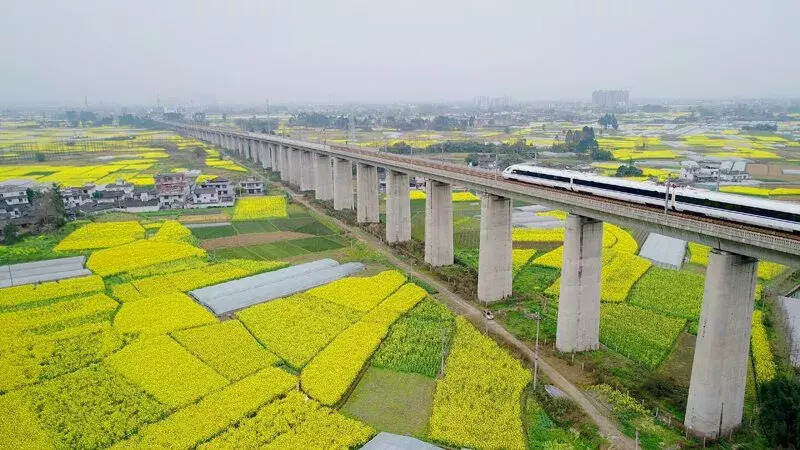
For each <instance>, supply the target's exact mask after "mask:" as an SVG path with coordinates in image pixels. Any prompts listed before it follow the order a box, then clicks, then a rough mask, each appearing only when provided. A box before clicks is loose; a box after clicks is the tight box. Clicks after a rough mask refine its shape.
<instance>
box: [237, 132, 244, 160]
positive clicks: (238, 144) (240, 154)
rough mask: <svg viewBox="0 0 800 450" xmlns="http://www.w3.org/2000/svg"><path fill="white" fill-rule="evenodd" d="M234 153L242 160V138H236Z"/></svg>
mask: <svg viewBox="0 0 800 450" xmlns="http://www.w3.org/2000/svg"><path fill="white" fill-rule="evenodd" d="M236 151H237V153H238V154H239V157H240V158H244V138H241V137H237V138H236Z"/></svg>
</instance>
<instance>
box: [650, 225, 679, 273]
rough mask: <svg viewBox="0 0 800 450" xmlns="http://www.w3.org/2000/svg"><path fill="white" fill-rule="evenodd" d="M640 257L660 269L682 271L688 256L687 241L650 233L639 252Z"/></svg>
mask: <svg viewBox="0 0 800 450" xmlns="http://www.w3.org/2000/svg"><path fill="white" fill-rule="evenodd" d="M639 256H641V257H642V258H647V259H649V260H650V261H652V262H653V264H654V265H656V266H659V267H665V268H668V269H680V268H681V265H682V264H683V258H684V256H686V241H683V240H680V239H675V238H673V237H669V236H663V235H660V234H657V233H650V234H649V235H648V236H647V240H645V241H644V244H643V245H642V249H641V250H639Z"/></svg>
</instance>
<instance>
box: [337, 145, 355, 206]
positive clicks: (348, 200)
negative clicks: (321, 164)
mask: <svg viewBox="0 0 800 450" xmlns="http://www.w3.org/2000/svg"><path fill="white" fill-rule="evenodd" d="M333 209H335V210H337V211H341V210H343V209H353V163H351V162H350V160H349V159H343V158H336V159H334V161H333Z"/></svg>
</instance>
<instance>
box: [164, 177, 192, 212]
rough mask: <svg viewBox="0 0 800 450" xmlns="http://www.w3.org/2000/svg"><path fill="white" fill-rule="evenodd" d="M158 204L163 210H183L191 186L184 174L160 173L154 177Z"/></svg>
mask: <svg viewBox="0 0 800 450" xmlns="http://www.w3.org/2000/svg"><path fill="white" fill-rule="evenodd" d="M155 184H156V192H157V193H158V202H159V204H160V205H161V207H163V208H183V207H184V205H185V204H186V202H187V200H188V199H189V193H190V189H191V185H190V182H189V178H188V177H187V176H186V174H185V173H182V172H176V173H160V174H158V175H156V176H155Z"/></svg>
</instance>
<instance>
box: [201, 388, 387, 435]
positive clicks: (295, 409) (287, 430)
mask: <svg viewBox="0 0 800 450" xmlns="http://www.w3.org/2000/svg"><path fill="white" fill-rule="evenodd" d="M375 433H376V431H375V430H374V429H373V428H372V427H370V426H368V425H365V424H362V423H360V422H359V421H357V420H355V419H351V418H349V417H346V416H344V415H343V414H341V413H340V412H338V411H337V410H335V409H330V408H327V407H325V406H322V405H320V404H319V403H318V402H316V401H315V400H313V399H310V398H308V397H307V396H306V395H305V394H303V393H301V392H298V391H296V390H292V391H289V393H288V394H287V395H286V396H285V397H283V398H280V399H277V400H274V401H273V402H272V403H269V404H267V405H265V406H263V407H262V408H261V409H259V410H258V411H257V412H256V414H255V415H253V416H248V417H246V418H244V419H242V420H241V421H240V422H239V423H238V424H237V426H236V427H230V428H228V430H226V431H225V432H223V433H222V434H220V435H219V436H217V437H215V438H213V439H212V440H210V441H209V442H206V443H204V444H202V445H200V446H199V447H198V448H199V449H201V450H211V449H228V448H244V447H247V448H275V449H281V448H298V449H299V448H355V447H358V446H361V445H363V444H365V443H366V442H367V441H368V440H369V439H370V438H371V437H372V436H374V435H375Z"/></svg>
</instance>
